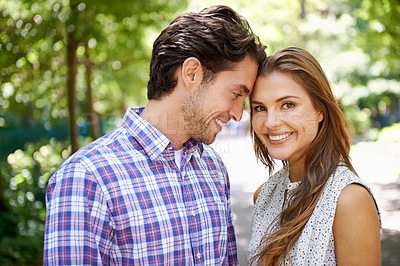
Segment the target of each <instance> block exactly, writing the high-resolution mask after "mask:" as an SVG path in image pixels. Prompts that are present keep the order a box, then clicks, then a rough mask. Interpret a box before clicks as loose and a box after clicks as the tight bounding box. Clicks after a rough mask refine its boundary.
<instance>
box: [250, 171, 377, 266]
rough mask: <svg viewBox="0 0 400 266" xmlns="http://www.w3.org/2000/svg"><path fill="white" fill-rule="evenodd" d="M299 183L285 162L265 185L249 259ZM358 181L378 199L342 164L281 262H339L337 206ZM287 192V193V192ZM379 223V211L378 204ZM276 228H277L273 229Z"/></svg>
mask: <svg viewBox="0 0 400 266" xmlns="http://www.w3.org/2000/svg"><path fill="white" fill-rule="evenodd" d="M300 182H301V181H299V182H293V183H292V182H291V181H290V179H289V166H288V165H286V166H284V167H283V168H282V169H280V170H279V171H278V172H277V173H275V174H274V175H273V176H271V177H270V178H269V179H268V180H267V182H265V184H264V186H263V187H262V189H261V191H260V194H259V195H258V198H257V200H256V203H255V205H254V209H253V218H252V228H251V231H252V234H251V239H250V243H249V247H248V253H247V258H248V262H249V264H250V259H251V258H252V256H253V255H254V252H255V251H256V250H257V248H259V245H260V242H261V240H262V238H263V237H264V235H265V234H266V232H267V229H268V226H269V225H270V224H271V223H272V222H273V221H274V219H275V218H276V217H277V216H278V215H280V213H281V211H282V206H283V204H285V205H286V206H287V203H285V198H287V197H288V193H290V192H291V191H293V190H294V189H295V188H296V187H297V186H298V185H299V184H300ZM352 183H356V184H360V185H362V186H363V187H365V188H366V189H367V190H368V192H369V193H370V195H371V197H372V199H373V200H374V203H375V205H376V202H375V199H374V197H373V195H372V193H371V191H370V189H369V188H368V187H367V186H366V184H365V183H364V182H363V181H362V180H361V179H360V178H359V177H358V176H357V175H355V174H354V173H353V172H351V171H350V170H349V169H348V168H347V167H345V166H339V167H338V168H337V169H336V171H335V172H334V173H333V174H332V175H331V176H330V178H329V179H328V182H327V183H326V185H325V188H324V191H323V193H322V195H321V198H320V199H319V201H318V203H317V205H316V206H315V209H314V211H313V214H312V215H311V217H310V219H309V220H308V222H307V224H306V226H305V227H304V229H303V232H302V233H301V235H300V237H299V239H298V240H297V242H296V244H295V245H294V247H293V248H292V249H291V251H290V254H289V256H290V259H288V258H284V257H283V256H281V257H279V259H278V265H336V264H337V263H336V255H335V243H334V239H333V231H332V226H333V220H334V218H335V212H336V205H337V201H338V198H339V195H340V193H341V191H342V189H343V188H345V187H346V186H348V185H350V184H352ZM285 194H286V195H285ZM376 208H377V211H378V216H379V222H380V214H379V210H378V207H377V206H376ZM272 230H274V229H272Z"/></svg>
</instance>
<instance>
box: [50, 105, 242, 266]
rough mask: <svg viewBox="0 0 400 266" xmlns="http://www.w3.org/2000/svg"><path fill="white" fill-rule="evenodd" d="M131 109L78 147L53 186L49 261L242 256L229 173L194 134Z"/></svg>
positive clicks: (202, 261) (213, 260)
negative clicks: (174, 135)
mask: <svg viewBox="0 0 400 266" xmlns="http://www.w3.org/2000/svg"><path fill="white" fill-rule="evenodd" d="M142 111H143V107H141V108H130V109H128V111H127V113H126V114H125V116H124V119H123V123H122V126H121V127H119V128H118V129H116V130H114V131H113V132H111V133H109V134H107V135H106V136H104V137H102V138H100V139H98V140H96V141H95V142H93V143H91V144H90V145H88V146H86V147H84V148H82V149H81V150H79V151H78V152H76V153H75V154H74V155H72V156H71V157H70V158H69V159H68V160H67V161H66V162H65V163H64V164H63V165H62V166H61V167H60V168H59V169H58V170H57V172H56V173H55V174H54V175H53V176H52V177H51V179H50V180H49V183H48V187H47V194H46V203H47V216H46V226H45V239H44V258H43V261H44V264H45V265H59V264H68V265H71V264H73V265H102V264H104V265H108V264H117V265H172V264H174V265H232V264H237V250H236V240H235V233H234V229H233V223H232V213H231V205H230V192H229V180H228V175H227V172H226V169H225V166H224V165H223V163H222V161H221V159H220V157H219V156H218V155H217V154H216V153H215V151H214V150H213V149H212V148H211V147H209V146H206V145H203V144H201V143H199V142H196V141H194V140H192V139H191V140H189V141H187V142H186V143H185V145H184V146H183V154H182V159H181V168H180V169H178V167H177V165H176V163H175V158H174V153H175V150H176V148H175V145H174V144H172V143H171V142H170V141H169V139H168V138H167V137H165V136H164V135H163V134H162V133H161V132H159V131H158V130H157V129H156V128H154V127H153V126H151V125H150V124H149V123H148V122H147V121H146V120H144V119H142V118H141V117H140V116H139V114H140V113H141V112H142Z"/></svg>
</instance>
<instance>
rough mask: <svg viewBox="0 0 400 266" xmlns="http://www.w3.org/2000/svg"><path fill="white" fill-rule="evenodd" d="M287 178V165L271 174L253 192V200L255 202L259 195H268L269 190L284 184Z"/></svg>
mask: <svg viewBox="0 0 400 266" xmlns="http://www.w3.org/2000/svg"><path fill="white" fill-rule="evenodd" d="M288 178H289V169H288V167H286V166H284V167H282V168H281V169H279V170H278V171H277V172H275V173H274V174H273V175H271V176H270V177H269V178H268V180H267V181H266V182H265V183H263V184H262V185H261V186H260V187H258V188H257V190H256V191H255V192H254V195H253V201H254V203H255V202H256V200H257V198H258V197H259V196H260V195H263V197H264V195H270V194H271V191H272V190H274V189H275V188H276V187H277V186H280V185H282V186H283V185H284V184H285V182H287V180H288Z"/></svg>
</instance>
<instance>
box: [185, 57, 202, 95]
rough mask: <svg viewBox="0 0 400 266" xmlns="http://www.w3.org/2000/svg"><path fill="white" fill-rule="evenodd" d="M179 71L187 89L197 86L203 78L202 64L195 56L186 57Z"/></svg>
mask: <svg viewBox="0 0 400 266" xmlns="http://www.w3.org/2000/svg"><path fill="white" fill-rule="evenodd" d="M181 71H182V72H181V74H182V81H183V83H184V84H185V86H186V88H188V89H191V88H193V87H197V86H199V85H200V83H201V81H202V80H203V66H202V65H201V63H200V60H199V59H197V58H195V57H189V58H187V59H186V60H185V61H184V62H183V64H182V68H181Z"/></svg>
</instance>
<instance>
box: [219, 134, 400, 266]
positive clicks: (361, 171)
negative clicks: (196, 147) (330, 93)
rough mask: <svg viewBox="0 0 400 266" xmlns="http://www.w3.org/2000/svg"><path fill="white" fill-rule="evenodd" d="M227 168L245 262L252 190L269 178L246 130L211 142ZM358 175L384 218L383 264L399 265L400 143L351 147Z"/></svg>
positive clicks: (224, 135) (240, 257)
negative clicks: (257, 157) (256, 156)
mask: <svg viewBox="0 0 400 266" xmlns="http://www.w3.org/2000/svg"><path fill="white" fill-rule="evenodd" d="M212 146H213V147H214V148H215V149H216V151H217V152H218V153H219V154H220V156H221V157H222V159H223V160H224V162H225V165H226V167H227V169H228V173H229V176H230V181H231V198H232V209H233V215H234V223H235V230H236V236H237V243H238V252H239V260H240V265H246V250H247V245H248V242H249V238H250V223H251V215H252V205H253V202H252V197H253V192H254V191H255V190H256V189H257V188H258V187H259V186H260V185H261V184H262V183H264V182H265V181H266V180H267V173H266V171H265V168H264V167H263V166H262V165H261V163H257V160H256V158H255V155H254V151H253V147H252V141H251V138H250V137H249V136H248V135H247V134H244V133H243V134H236V136H232V134H221V136H219V137H218V138H217V140H216V141H215V142H214V144H212ZM351 157H352V161H353V165H354V168H355V170H356V171H357V173H358V175H359V176H360V177H361V178H362V179H363V180H364V181H365V182H366V183H367V184H368V186H369V187H370V188H371V190H372V192H373V194H374V196H375V198H376V201H377V204H378V206H379V208H380V212H381V218H382V227H383V233H382V242H381V243H382V265H383V266H385V265H400V252H399V250H400V182H399V173H400V143H389V144H388V143H359V144H357V145H355V146H353V148H352V150H351Z"/></svg>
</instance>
